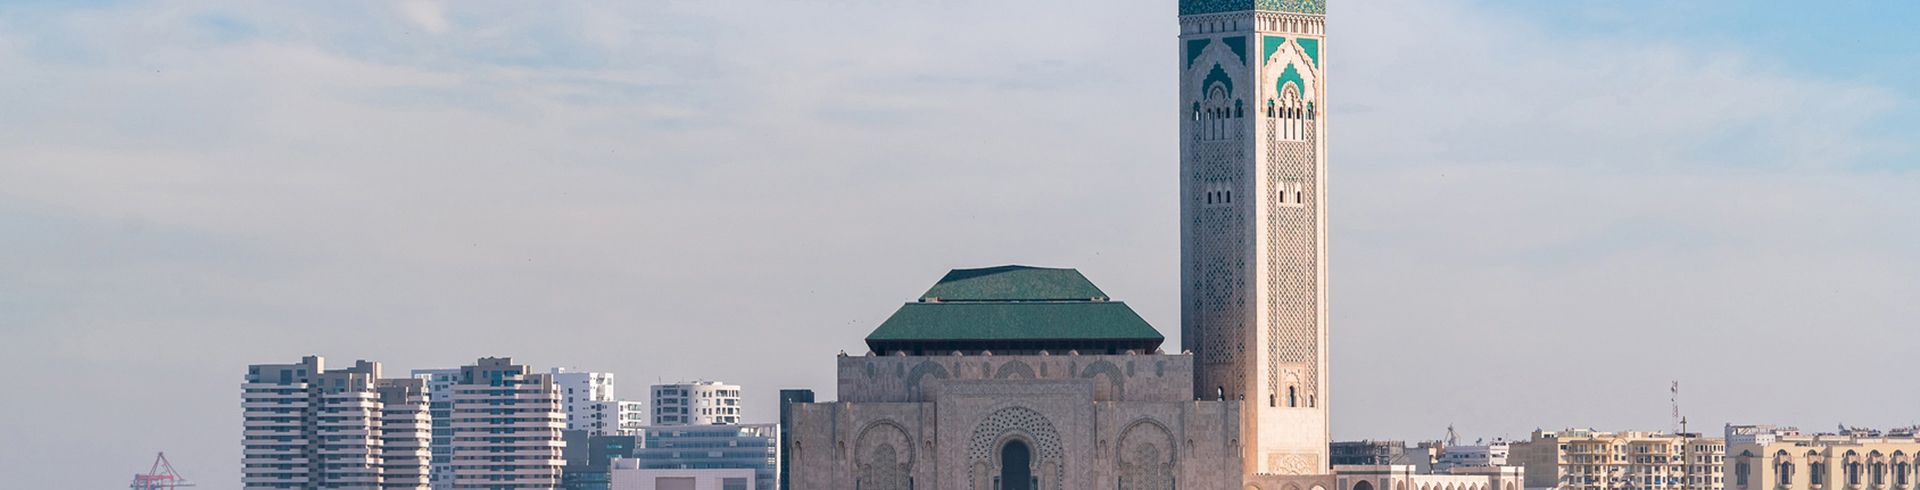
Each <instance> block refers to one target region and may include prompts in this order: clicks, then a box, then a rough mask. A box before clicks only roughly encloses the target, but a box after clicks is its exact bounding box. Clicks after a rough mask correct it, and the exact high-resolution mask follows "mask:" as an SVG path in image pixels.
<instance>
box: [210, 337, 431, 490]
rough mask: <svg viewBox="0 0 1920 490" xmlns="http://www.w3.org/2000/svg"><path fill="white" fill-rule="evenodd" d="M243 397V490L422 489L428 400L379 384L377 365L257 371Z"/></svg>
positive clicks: (391, 383) (395, 383)
mask: <svg viewBox="0 0 1920 490" xmlns="http://www.w3.org/2000/svg"><path fill="white" fill-rule="evenodd" d="M241 393H242V394H241V406H242V410H243V412H242V414H243V417H244V422H243V424H244V429H243V432H242V439H243V441H244V442H243V444H244V447H243V448H242V460H241V464H242V466H243V470H242V480H241V481H242V484H243V485H244V486H245V488H249V489H270V488H273V489H282V488H298V489H365V490H377V489H389V488H391V489H408V490H418V489H419V488H422V487H420V486H419V484H420V483H422V482H421V481H419V476H420V475H422V474H424V473H425V472H426V467H425V464H426V460H425V459H423V454H422V453H421V452H420V451H419V445H420V444H422V442H423V441H424V437H425V433H423V432H422V431H423V427H424V426H425V425H427V424H426V423H425V422H426V421H425V420H423V419H422V417H425V416H427V415H426V402H427V400H426V397H425V393H424V392H423V391H422V390H419V389H417V387H415V386H412V385H411V384H410V383H408V382H407V381H406V380H382V379H380V364H379V363H375V362H368V361H358V362H355V363H354V365H353V367H349V368H343V369H336V370H331V371H330V370H327V369H326V361H325V359H323V358H321V357H319V356H308V357H305V358H302V359H301V360H300V362H298V363H294V364H256V365H252V366H249V367H248V368H247V376H246V382H245V383H244V384H242V385H241ZM389 424H391V425H389ZM389 443H392V444H393V445H394V449H395V450H394V452H393V453H392V454H389V453H388V452H387V451H386V449H387V445H388V444H389Z"/></svg>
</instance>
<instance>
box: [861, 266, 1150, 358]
mask: <svg viewBox="0 0 1920 490" xmlns="http://www.w3.org/2000/svg"><path fill="white" fill-rule="evenodd" d="M1165 339H1166V337H1164V336H1162V335H1161V334H1160V331H1159V330H1158V329H1155V328H1153V325H1151V324H1148V323H1147V321H1146V319H1144V318H1141V317H1140V314H1139V313H1136V312H1134V311H1133V308H1132V307H1130V306H1127V304H1126V303H1125V302H1120V301H1110V300H1109V298H1108V297H1107V294H1106V292H1104V291H1101V290H1100V288H1099V287H1098V286H1094V285H1093V282H1092V281H1089V280H1087V277H1086V276H1084V275H1081V274H1080V271H1078V270H1074V269H1055V268H1046V267H1032V266H1024V265H1005V266H999V267H985V268H979V269H954V270H952V271H949V272H947V275H946V276H944V277H941V278H940V282H938V283H936V284H934V285H933V287H932V288H930V289H928V290H927V293H926V294H925V295H922V296H921V297H920V299H919V301H915V302H912V303H907V304H905V305H901V306H900V309H899V310H897V311H894V312H893V316H890V317H888V318H887V320H886V321H884V322H881V323H880V326H879V327H876V328H874V329H873V333H871V334H868V335H867V342H868V343H869V345H881V344H875V342H880V343H898V342H936V343H937V342H1023V343H1031V342H1059V341H1069V342H1094V343H1099V342H1134V343H1140V342H1144V343H1145V345H1149V346H1157V345H1158V344H1159V343H1160V342H1161V341H1164V340H1165ZM1028 345H1032V344H1028ZM1086 345H1092V344H1086ZM1136 345H1138V344H1136ZM1147 349H1148V350H1151V347H1148V348H1147ZM878 350H881V349H880V348H878V347H876V351H878Z"/></svg>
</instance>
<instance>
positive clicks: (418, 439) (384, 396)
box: [375, 378, 433, 490]
mask: <svg viewBox="0 0 1920 490" xmlns="http://www.w3.org/2000/svg"><path fill="white" fill-rule="evenodd" d="M375 389H376V390H377V391H378V392H379V393H380V444H381V445H382V446H383V447H382V448H381V451H382V453H383V454H384V458H383V460H384V464H383V465H382V468H384V474H383V475H381V477H382V478H383V479H384V482H383V484H382V485H381V488H383V489H388V490H400V489H405V490H427V489H428V488H430V484H431V481H430V480H429V478H428V476H429V475H428V473H429V469H430V468H431V463H432V460H433V452H432V450H431V444H432V441H433V415H432V411H431V409H430V408H429V407H430V405H431V404H430V402H431V398H429V394H428V392H427V383H426V380H422V379H417V378H407V379H383V380H380V384H379V386H377V387H376V388H375Z"/></svg>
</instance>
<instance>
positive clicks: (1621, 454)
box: [1509, 429, 1727, 490]
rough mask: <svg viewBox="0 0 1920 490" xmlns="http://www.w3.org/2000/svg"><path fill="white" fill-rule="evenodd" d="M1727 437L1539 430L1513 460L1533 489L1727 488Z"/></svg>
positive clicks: (1516, 446)
mask: <svg viewBox="0 0 1920 490" xmlns="http://www.w3.org/2000/svg"><path fill="white" fill-rule="evenodd" d="M1726 449H1727V445H1726V442H1725V439H1722V438H1718V437H1701V436H1700V435H1698V434H1677V435H1676V434H1667V433H1661V432H1598V431H1594V430H1591V429H1569V430H1566V431H1559V432H1548V431H1534V433H1533V435H1532V438H1531V439H1530V440H1528V441H1525V442H1518V443H1514V444H1513V447H1512V453H1511V455H1510V459H1509V461H1510V462H1511V464H1514V465H1518V466H1521V467H1524V468H1526V476H1527V487H1528V488H1561V489H1568V490H1616V489H1636V490H1637V489H1655V490H1721V489H1723V488H1724V486H1725V481H1724V478H1723V475H1722V473H1721V465H1722V464H1723V461H1724V459H1725V455H1726Z"/></svg>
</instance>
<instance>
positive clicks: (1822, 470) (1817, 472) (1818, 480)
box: [1807, 455, 1827, 485]
mask: <svg viewBox="0 0 1920 490" xmlns="http://www.w3.org/2000/svg"><path fill="white" fill-rule="evenodd" d="M1808 458H1812V455H1809V456H1808ZM1807 478H1808V480H1807V481H1808V483H1812V484H1814V485H1825V484H1827V464H1826V463H1822V462H1819V461H1817V460H1816V461H1808V462H1807Z"/></svg>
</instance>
